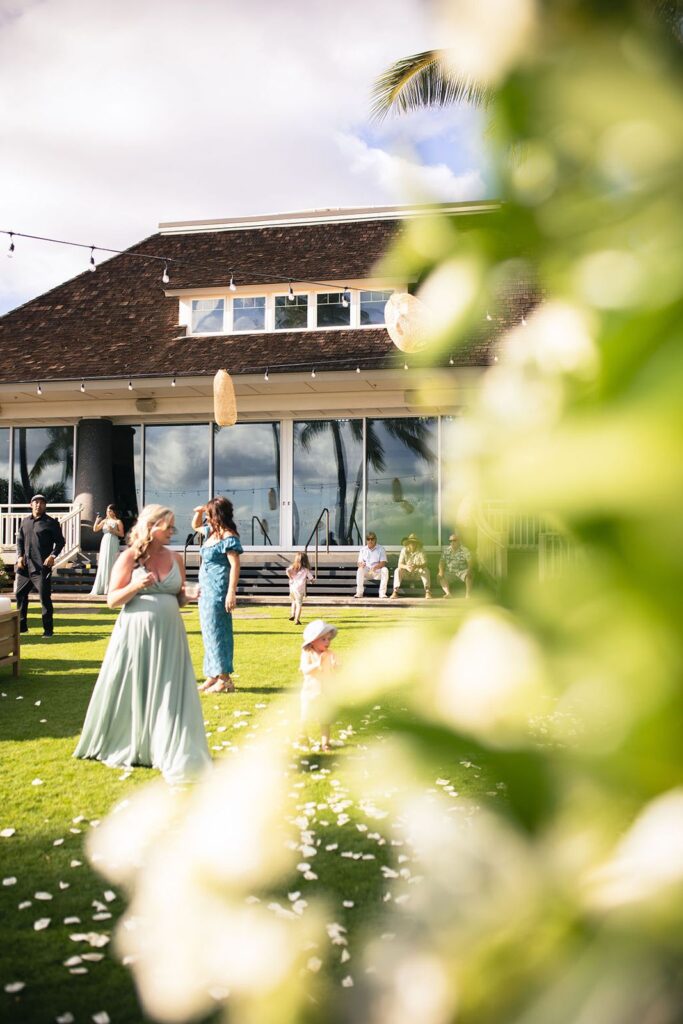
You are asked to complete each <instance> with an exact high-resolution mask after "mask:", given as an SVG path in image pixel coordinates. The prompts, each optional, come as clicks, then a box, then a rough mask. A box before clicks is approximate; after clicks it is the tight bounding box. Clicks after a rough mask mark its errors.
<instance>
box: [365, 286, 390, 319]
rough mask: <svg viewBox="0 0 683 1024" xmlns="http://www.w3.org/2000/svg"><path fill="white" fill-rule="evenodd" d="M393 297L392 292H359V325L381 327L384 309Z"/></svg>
mask: <svg viewBox="0 0 683 1024" xmlns="http://www.w3.org/2000/svg"><path fill="white" fill-rule="evenodd" d="M392 295H393V291H391V290H390V291H382V292H361V293H360V325H361V327H366V326H370V325H371V324H376V325H378V326H379V325H381V324H383V323H384V307H385V306H386V304H387V302H388V301H389V299H390V298H391V296H392Z"/></svg>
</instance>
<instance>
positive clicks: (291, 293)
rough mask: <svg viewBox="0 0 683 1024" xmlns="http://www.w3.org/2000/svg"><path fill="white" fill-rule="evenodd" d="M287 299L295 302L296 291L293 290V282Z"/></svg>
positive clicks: (290, 284)
mask: <svg viewBox="0 0 683 1024" xmlns="http://www.w3.org/2000/svg"><path fill="white" fill-rule="evenodd" d="M287 298H288V299H289V301H290V302H294V289H293V288H292V282H291V281H290V282H289V292H288V293H287Z"/></svg>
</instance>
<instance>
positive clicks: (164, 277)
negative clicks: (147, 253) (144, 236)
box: [161, 261, 171, 284]
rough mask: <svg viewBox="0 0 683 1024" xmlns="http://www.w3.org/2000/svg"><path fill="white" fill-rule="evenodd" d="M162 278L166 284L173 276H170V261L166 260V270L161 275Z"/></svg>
mask: <svg viewBox="0 0 683 1024" xmlns="http://www.w3.org/2000/svg"><path fill="white" fill-rule="evenodd" d="M161 280H162V281H163V283H164V284H168V283H169V281H170V280H171V278H170V277H169V276H168V263H166V262H165V261H164V272H163V274H162V275H161Z"/></svg>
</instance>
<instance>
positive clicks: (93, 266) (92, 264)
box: [88, 245, 97, 274]
mask: <svg viewBox="0 0 683 1024" xmlns="http://www.w3.org/2000/svg"><path fill="white" fill-rule="evenodd" d="M88 270H90V271H92V273H93V274H94V273H95V271H96V270H97V264H96V263H95V246H94V245H91V246H90V265H89V267H88Z"/></svg>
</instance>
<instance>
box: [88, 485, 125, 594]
mask: <svg viewBox="0 0 683 1024" xmlns="http://www.w3.org/2000/svg"><path fill="white" fill-rule="evenodd" d="M92 528H93V533H99V532H100V531H102V543H101V544H100V553H99V557H98V559H97V576H96V577H95V582H94V583H93V588H92V590H91V591H90V593H91V594H106V593H107V591H108V590H109V577H110V576H111V571H112V569H113V568H114V562H115V561H116V559H117V558H118V557H119V550H120V548H121V540H122V538H123V533H124V530H123V523H122V522H121V520H120V519H119V517H118V516H117V514H116V509H115V508H114V506H113V505H107V511H106V513H105V516H104V519H101V518H100V514H99V512H98V514H97V515H96V516H95V522H94V523H93V524H92Z"/></svg>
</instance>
